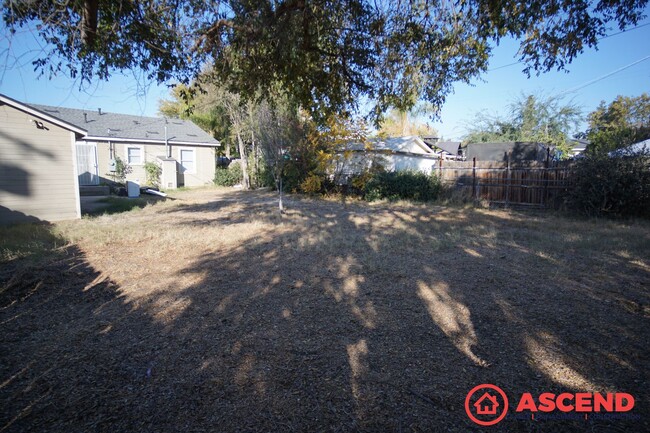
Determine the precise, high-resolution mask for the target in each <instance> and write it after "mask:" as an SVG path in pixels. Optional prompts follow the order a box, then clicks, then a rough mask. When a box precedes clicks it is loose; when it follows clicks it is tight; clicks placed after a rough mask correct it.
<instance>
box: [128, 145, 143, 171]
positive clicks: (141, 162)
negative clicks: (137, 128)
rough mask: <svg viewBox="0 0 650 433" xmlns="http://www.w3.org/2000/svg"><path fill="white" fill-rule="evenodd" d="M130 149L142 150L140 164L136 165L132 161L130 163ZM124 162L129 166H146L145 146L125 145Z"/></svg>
mask: <svg viewBox="0 0 650 433" xmlns="http://www.w3.org/2000/svg"><path fill="white" fill-rule="evenodd" d="M129 149H139V150H140V162H139V163H138V164H135V163H133V162H131V161H129ZM124 162H125V163H127V164H128V165H133V166H136V167H140V166H141V165H144V164H145V163H146V162H147V161H146V158H145V156H144V146H142V145H139V144H125V145H124Z"/></svg>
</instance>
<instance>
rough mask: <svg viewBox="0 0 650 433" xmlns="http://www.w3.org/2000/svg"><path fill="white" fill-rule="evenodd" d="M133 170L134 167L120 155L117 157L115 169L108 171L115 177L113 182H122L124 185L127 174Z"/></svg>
mask: <svg viewBox="0 0 650 433" xmlns="http://www.w3.org/2000/svg"><path fill="white" fill-rule="evenodd" d="M131 172H133V168H132V167H131V166H130V165H129V164H127V163H126V162H124V160H122V158H120V157H119V156H116V157H115V171H114V172H111V173H108V175H109V176H110V177H112V178H113V182H115V183H120V184H122V185H124V182H126V176H127V175H128V174H130V173H131Z"/></svg>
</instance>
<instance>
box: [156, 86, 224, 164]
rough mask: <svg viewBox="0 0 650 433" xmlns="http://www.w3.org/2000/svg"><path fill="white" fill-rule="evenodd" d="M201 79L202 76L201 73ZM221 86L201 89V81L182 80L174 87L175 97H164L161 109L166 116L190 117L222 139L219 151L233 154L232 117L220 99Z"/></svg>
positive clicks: (172, 92)
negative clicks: (196, 83)
mask: <svg viewBox="0 0 650 433" xmlns="http://www.w3.org/2000/svg"><path fill="white" fill-rule="evenodd" d="M199 79H200V77H199ZM216 89H217V86H208V87H207V88H205V89H202V91H199V88H198V86H197V85H192V86H187V85H184V84H178V85H176V86H175V87H173V88H172V89H171V91H170V96H171V98H172V99H162V100H160V101H159V103H158V112H159V113H160V114H161V115H163V116H165V117H172V118H178V119H189V120H191V121H192V122H194V123H195V124H197V125H198V126H199V127H200V128H201V129H203V130H204V131H206V132H208V133H210V134H211V135H212V136H213V137H214V138H216V139H217V140H219V141H220V142H221V146H222V147H221V149H220V150H219V152H222V153H223V152H224V150H225V154H226V155H227V156H230V149H231V147H232V146H233V139H232V138H233V131H232V130H231V129H232V125H231V119H230V118H229V116H228V112H227V110H226V108H225V107H224V105H223V104H220V103H218V95H215V93H218V92H217V91H216Z"/></svg>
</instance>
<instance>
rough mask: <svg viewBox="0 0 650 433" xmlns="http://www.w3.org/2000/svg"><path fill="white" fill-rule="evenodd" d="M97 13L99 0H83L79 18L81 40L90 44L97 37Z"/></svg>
mask: <svg viewBox="0 0 650 433" xmlns="http://www.w3.org/2000/svg"><path fill="white" fill-rule="evenodd" d="M98 14H99V0H85V1H84V5H83V11H82V14H81V16H82V18H81V40H82V41H83V42H84V44H86V45H87V46H91V45H93V44H94V43H95V40H96V39H97V18H98Z"/></svg>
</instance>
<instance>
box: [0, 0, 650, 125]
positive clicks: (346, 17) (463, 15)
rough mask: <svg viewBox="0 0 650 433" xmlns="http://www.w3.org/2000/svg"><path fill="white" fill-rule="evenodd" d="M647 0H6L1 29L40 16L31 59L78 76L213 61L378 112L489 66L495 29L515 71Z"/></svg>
mask: <svg viewBox="0 0 650 433" xmlns="http://www.w3.org/2000/svg"><path fill="white" fill-rule="evenodd" d="M647 3H648V0H626V1H625V2H612V1H608V0H599V1H595V2H586V1H584V0H567V1H564V2H555V1H540V2H533V3H530V2H520V1H515V0H502V1H489V2H486V1H483V0H468V1H463V2H451V3H450V2H432V1H425V0H418V1H409V2H377V1H372V0H312V1H305V0H284V1H269V0H224V1H210V0H181V1H179V0H141V1H138V2H133V1H132V0H114V1H99V0H84V1H74V2H61V1H56V0H42V1H15V0H4V3H3V19H4V22H5V24H6V26H7V28H8V30H9V31H10V32H12V33H13V32H16V31H17V30H18V29H20V28H21V27H23V26H29V25H32V24H34V25H35V32H36V33H37V34H38V35H40V37H41V38H42V39H43V40H44V41H45V42H46V44H44V46H45V47H46V48H45V49H44V51H43V53H42V56H41V58H40V59H38V60H37V61H36V62H35V68H36V69H38V70H40V71H42V72H43V73H46V74H49V75H53V74H56V73H57V72H59V71H64V72H67V73H68V74H69V75H71V76H73V77H78V78H80V79H81V81H82V82H92V81H93V79H94V78H100V79H107V78H108V77H109V76H110V74H111V72H113V71H114V70H116V69H117V70H142V71H144V72H145V73H146V74H147V76H148V77H149V78H153V79H156V80H157V81H159V82H165V81H168V80H170V79H172V78H174V79H176V80H178V81H180V82H182V83H189V82H190V81H191V79H192V78H195V77H196V76H197V75H198V73H199V71H200V68H201V67H202V66H203V65H206V64H211V65H212V69H213V71H214V73H215V76H214V79H215V82H218V83H223V84H224V87H225V88H228V89H237V90H238V92H239V93H240V96H242V97H243V99H244V100H245V101H251V100H257V99H258V98H259V97H260V95H266V94H268V93H272V92H273V91H274V89H276V88H277V87H278V86H279V87H280V88H282V89H284V90H285V91H286V92H287V93H288V94H289V95H291V96H292V97H293V98H295V100H296V101H297V102H298V103H300V105H301V106H302V107H304V108H305V109H307V110H308V111H310V112H311V114H312V115H313V116H314V117H315V119H316V120H317V121H318V123H321V122H320V121H321V120H325V119H326V117H327V115H330V114H332V113H336V112H348V111H351V110H354V109H356V108H357V104H358V101H359V100H361V99H362V98H363V97H367V98H368V100H369V101H370V102H371V104H372V105H373V106H374V108H373V112H374V113H375V117H376V119H377V120H378V119H379V118H380V115H381V113H384V112H385V111H386V110H387V109H388V108H389V107H395V108H397V109H399V110H408V109H409V108H411V107H413V106H414V105H415V104H416V103H417V101H418V100H419V99H421V98H422V99H425V100H427V101H429V102H431V103H432V104H433V106H435V107H441V106H442V103H443V102H444V99H445V96H446V95H448V94H449V92H451V91H452V84H453V83H455V82H459V81H460V82H470V80H471V79H472V78H475V77H477V76H478V75H479V74H480V73H481V72H484V71H485V70H486V69H487V66H488V58H489V55H490V52H491V49H492V47H493V46H494V45H496V43H498V42H499V41H500V40H501V39H502V38H504V37H513V38H515V39H518V40H520V47H519V51H518V52H519V54H520V60H522V61H523V62H524V63H525V68H524V72H525V73H527V74H529V73H530V72H531V71H537V72H540V71H548V70H551V69H554V68H557V69H563V68H564V67H565V66H566V64H567V63H569V62H571V61H572V60H573V59H574V58H575V57H576V56H577V55H578V54H579V53H581V52H582V51H583V50H584V49H585V48H591V47H594V46H596V45H597V41H598V38H599V37H601V36H602V35H604V34H605V33H606V32H607V31H608V29H609V28H610V27H611V26H612V25H615V26H616V27H618V28H619V29H620V30H623V29H625V28H627V27H628V26H631V25H636V24H637V23H638V22H639V21H640V20H641V19H642V18H644V8H645V6H646V5H647Z"/></svg>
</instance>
